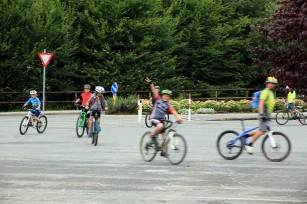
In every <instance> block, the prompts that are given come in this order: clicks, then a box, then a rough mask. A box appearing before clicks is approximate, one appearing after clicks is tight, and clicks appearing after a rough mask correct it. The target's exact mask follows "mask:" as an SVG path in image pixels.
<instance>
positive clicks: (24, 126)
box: [19, 116, 29, 135]
mask: <svg viewBox="0 0 307 204" xmlns="http://www.w3.org/2000/svg"><path fill="white" fill-rule="evenodd" d="M28 121H29V117H28V116H25V117H23V119H22V120H21V122H20V127H19V132H20V134H22V135H24V134H26V132H27V131H28V128H29V125H28V124H29V122H28Z"/></svg>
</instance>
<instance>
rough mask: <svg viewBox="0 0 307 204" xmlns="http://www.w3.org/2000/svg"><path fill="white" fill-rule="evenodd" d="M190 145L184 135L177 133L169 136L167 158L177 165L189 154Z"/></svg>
mask: <svg viewBox="0 0 307 204" xmlns="http://www.w3.org/2000/svg"><path fill="white" fill-rule="evenodd" d="M187 151H188V145H187V142H186V141H185V139H184V137H183V136H182V135H180V134H178V133H175V134H174V135H173V137H172V138H171V137H169V139H168V140H167V145H166V154H167V159H168V161H169V162H170V163H171V164H174V165H177V164H180V163H181V162H183V160H184V158H185V156H186V155H187Z"/></svg>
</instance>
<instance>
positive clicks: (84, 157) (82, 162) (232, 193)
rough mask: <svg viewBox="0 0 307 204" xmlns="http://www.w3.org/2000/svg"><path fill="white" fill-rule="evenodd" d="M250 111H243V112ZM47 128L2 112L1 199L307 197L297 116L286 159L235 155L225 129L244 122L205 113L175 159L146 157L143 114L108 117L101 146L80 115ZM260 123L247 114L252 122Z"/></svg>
mask: <svg viewBox="0 0 307 204" xmlns="http://www.w3.org/2000/svg"><path fill="white" fill-rule="evenodd" d="M238 116H240V117H241V116H242V115H238ZM47 117H48V122H49V124H48V127H47V130H46V132H45V133H43V134H38V133H37V132H36V130H35V129H33V128H31V129H29V130H28V132H27V133H26V135H20V134H19V130H18V128H19V123H20V121H21V118H22V116H20V115H14V116H12V115H1V116H0V127H1V132H0V203H1V204H6V203H12V204H13V203H14V204H15V203H31V204H34V203H37V204H38V203H39V204H41V203H82V204H83V203H223V204H224V203H242V204H243V203H250V204H252V203H307V182H306V181H307V148H306V146H307V133H306V132H307V131H306V130H307V126H302V125H300V123H299V122H298V121H291V122H289V123H288V124H287V125H286V126H278V125H276V124H274V123H273V129H274V130H278V131H281V132H284V133H286V134H287V135H288V136H289V137H290V139H291V142H292V146H293V149H292V152H291V155H290V156H289V158H288V159H287V160H285V161H284V162H280V163H273V162H270V161H268V160H267V159H266V158H265V157H264V156H263V155H262V153H261V151H260V141H261V139H260V141H259V142H258V143H256V145H255V154H254V155H252V156H251V155H248V154H247V153H244V154H242V155H241V156H240V157H239V158H238V159H236V160H234V161H227V160H224V159H222V158H221V157H220V156H219V155H218V153H217V150H216V140H217V137H218V135H219V134H220V133H221V132H222V131H224V130H227V129H234V130H236V131H241V126H240V122H239V121H208V120H209V119H210V120H212V119H214V118H222V117H221V116H218V115H210V116H197V117H194V119H195V120H192V121H186V122H185V124H183V125H180V126H178V132H180V133H181V134H182V135H184V137H185V138H186V140H187V143H188V155H187V157H186V159H185V161H184V162H183V163H181V164H180V165H177V166H174V165H171V164H170V163H169V162H168V161H167V160H166V159H165V158H162V157H160V156H157V157H156V158H155V160H154V161H152V162H149V163H148V162H145V161H143V160H142V158H141V155H140V153H139V139H140V137H141V135H142V134H143V133H144V132H145V131H148V128H146V127H145V125H144V123H143V122H142V123H138V122H137V116H108V115H107V116H103V117H102V122H101V123H102V127H103V129H102V134H101V135H100V136H101V137H100V138H99V141H98V146H97V147H94V146H92V144H91V142H90V140H89V139H88V138H86V137H83V138H78V137H77V136H76V133H75V122H76V118H77V115H72V114H60V115H58V114H56V115H47ZM255 124H257V121H255V120H248V121H246V126H247V127H252V126H254V125H255Z"/></svg>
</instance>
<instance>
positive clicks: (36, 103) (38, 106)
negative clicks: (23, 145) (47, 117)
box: [22, 90, 41, 126]
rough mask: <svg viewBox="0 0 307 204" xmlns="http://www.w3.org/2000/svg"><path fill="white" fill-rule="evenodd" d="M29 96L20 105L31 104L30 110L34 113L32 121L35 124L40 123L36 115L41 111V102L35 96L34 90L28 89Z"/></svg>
mask: <svg viewBox="0 0 307 204" xmlns="http://www.w3.org/2000/svg"><path fill="white" fill-rule="evenodd" d="M30 95H31V98H29V100H28V101H27V102H26V103H25V104H24V105H23V106H22V108H25V107H26V106H27V105H29V104H31V105H32V109H31V112H32V113H33V114H34V121H36V122H37V125H38V126H40V125H41V121H40V120H39V118H38V116H39V115H40V113H41V110H40V109H41V102H40V100H39V98H38V97H37V92H36V91H35V90H31V91H30Z"/></svg>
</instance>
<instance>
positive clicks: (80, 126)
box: [76, 116, 85, 138]
mask: <svg viewBox="0 0 307 204" xmlns="http://www.w3.org/2000/svg"><path fill="white" fill-rule="evenodd" d="M84 131H85V121H84V117H83V116H79V117H78V119H77V123H76V133H77V136H78V137H79V138H80V137H82V136H83V134H84Z"/></svg>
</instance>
